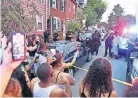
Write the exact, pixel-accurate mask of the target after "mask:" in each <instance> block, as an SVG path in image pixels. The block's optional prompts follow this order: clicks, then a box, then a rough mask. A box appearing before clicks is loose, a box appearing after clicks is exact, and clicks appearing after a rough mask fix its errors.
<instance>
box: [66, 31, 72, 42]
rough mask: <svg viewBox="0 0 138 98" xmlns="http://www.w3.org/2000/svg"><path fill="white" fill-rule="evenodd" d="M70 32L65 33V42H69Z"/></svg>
mask: <svg viewBox="0 0 138 98" xmlns="http://www.w3.org/2000/svg"><path fill="white" fill-rule="evenodd" d="M71 35H72V34H71V31H68V32H67V33H66V41H71Z"/></svg>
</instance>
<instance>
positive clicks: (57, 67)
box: [51, 51, 78, 85]
mask: <svg viewBox="0 0 138 98" xmlns="http://www.w3.org/2000/svg"><path fill="white" fill-rule="evenodd" d="M77 55H78V51H77V52H76V53H75V55H74V58H73V60H72V62H71V63H63V57H62V55H61V53H59V52H57V53H56V55H55V56H54V58H55V59H56V61H54V62H53V63H51V65H52V67H53V71H54V76H53V77H55V78H54V80H55V81H54V83H55V82H56V78H57V79H58V75H60V74H61V76H62V75H64V76H66V77H67V79H68V80H69V82H70V84H71V85H74V84H75V79H74V78H73V77H71V76H70V75H69V74H67V73H64V69H65V68H68V67H70V66H72V65H73V64H74V63H75V61H76V57H77Z"/></svg>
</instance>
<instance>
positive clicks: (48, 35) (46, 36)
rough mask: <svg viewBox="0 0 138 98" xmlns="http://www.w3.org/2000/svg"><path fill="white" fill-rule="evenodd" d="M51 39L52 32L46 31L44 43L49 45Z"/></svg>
mask: <svg viewBox="0 0 138 98" xmlns="http://www.w3.org/2000/svg"><path fill="white" fill-rule="evenodd" d="M49 37H50V31H49V30H46V31H45V32H44V42H45V43H48V42H49Z"/></svg>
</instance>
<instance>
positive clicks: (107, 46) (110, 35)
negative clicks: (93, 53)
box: [104, 32, 114, 57]
mask: <svg viewBox="0 0 138 98" xmlns="http://www.w3.org/2000/svg"><path fill="white" fill-rule="evenodd" d="M104 39H105V54H104V57H106V56H107V51H108V49H109V57H112V51H111V50H112V47H113V39H114V36H113V33H112V32H109V33H108V34H107V35H106V36H105V38H104Z"/></svg>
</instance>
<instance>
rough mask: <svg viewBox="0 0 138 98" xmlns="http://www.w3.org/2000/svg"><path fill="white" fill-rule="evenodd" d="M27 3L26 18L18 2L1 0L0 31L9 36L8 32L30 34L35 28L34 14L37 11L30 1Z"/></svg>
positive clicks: (18, 0) (16, 0) (15, 0)
mask: <svg viewBox="0 0 138 98" xmlns="http://www.w3.org/2000/svg"><path fill="white" fill-rule="evenodd" d="M25 3H28V4H27V5H29V7H31V8H30V9H28V14H29V15H28V16H26V15H25V13H24V9H23V8H22V7H21V6H22V5H21V2H20V0H2V2H1V4H2V6H1V18H2V20H1V24H2V30H3V31H4V32H5V33H7V34H9V33H10V32H26V33H29V32H31V31H32V30H33V29H34V27H35V26H36V19H35V14H36V13H37V10H36V8H35V5H34V3H33V2H32V1H29V2H25Z"/></svg>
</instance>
